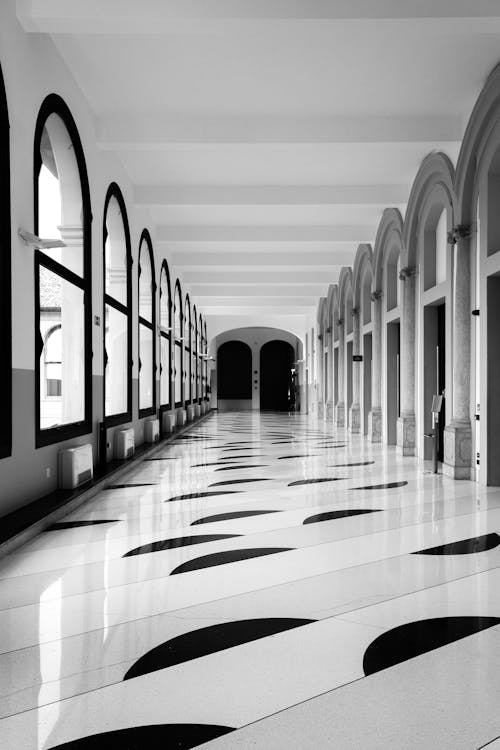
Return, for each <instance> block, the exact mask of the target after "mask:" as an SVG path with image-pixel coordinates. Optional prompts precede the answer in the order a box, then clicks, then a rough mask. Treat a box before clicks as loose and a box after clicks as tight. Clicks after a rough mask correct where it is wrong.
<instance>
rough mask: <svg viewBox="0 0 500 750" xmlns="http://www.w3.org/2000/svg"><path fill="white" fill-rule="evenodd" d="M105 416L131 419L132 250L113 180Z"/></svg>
mask: <svg viewBox="0 0 500 750" xmlns="http://www.w3.org/2000/svg"><path fill="white" fill-rule="evenodd" d="M103 241H104V418H105V422H106V424H107V425H108V426H112V425H116V424H120V423H122V422H129V421H130V420H131V418H132V388H131V382H132V328H131V325H130V320H131V303H132V287H131V268H132V252H131V247H130V232H129V227H128V219H127V211H126V208H125V201H124V200H123V196H122V193H121V190H120V188H119V187H118V185H117V184H116V183H115V182H113V183H112V184H111V185H110V186H109V188H108V192H107V195H106V200H105V203H104V236H103Z"/></svg>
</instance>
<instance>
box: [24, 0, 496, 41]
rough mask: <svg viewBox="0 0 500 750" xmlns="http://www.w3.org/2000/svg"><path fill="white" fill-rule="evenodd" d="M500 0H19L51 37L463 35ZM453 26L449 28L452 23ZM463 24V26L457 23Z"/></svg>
mask: <svg viewBox="0 0 500 750" xmlns="http://www.w3.org/2000/svg"><path fill="white" fill-rule="evenodd" d="M499 15H500V9H499V5H498V2H497V0H474V3H470V2H457V0H419V2H412V3H410V2H401V0H399V1H398V0H377V2H373V0H274V1H273V2H271V1H270V0H231V2H230V3H228V2H227V0H211V1H210V2H207V0H141V2H140V3H138V2H137V0H105V2H103V0H85V2H82V1H81V0H17V16H18V19H19V21H20V22H21V24H22V26H23V27H24V29H25V31H31V32H45V33H50V34H84V33H92V34H130V33H133V34H141V33H142V34H165V33H169V34H179V33H184V34H186V33H190V34H200V33H207V32H209V31H211V30H212V31H213V25H214V23H216V24H217V26H218V27H220V26H221V25H223V26H224V27H228V28H229V29H233V30H234V28H235V27H238V26H240V25H245V26H248V25H249V24H250V23H252V24H254V25H256V24H258V23H259V22H260V23H263V22H265V23H269V22H270V21H274V22H279V21H281V22H301V23H304V22H305V21H321V22H322V23H326V22H328V21H331V22H334V23H336V24H338V23H339V22H342V21H344V22H348V23H352V22H355V21H357V22H359V21H361V22H363V21H370V22H371V23H373V21H376V20H389V19H390V20H392V21H399V22H402V23H405V22H408V21H412V20H413V21H414V20H415V19H422V20H427V21H428V22H429V24H431V23H433V24H436V22H437V21H439V19H441V20H443V21H449V20H452V19H455V20H456V21H457V22H462V23H461V24H460V26H461V28H462V31H463V30H469V31H470V30H471V22H472V20H473V19H475V20H476V24H475V25H474V28H476V27H478V26H479V23H481V24H482V26H481V27H482V28H483V27H484V29H485V31H486V32H488V31H489V30H490V29H491V25H492V21H493V20H496V19H498V18H499ZM448 25H449V24H448ZM456 25H457V24H456Z"/></svg>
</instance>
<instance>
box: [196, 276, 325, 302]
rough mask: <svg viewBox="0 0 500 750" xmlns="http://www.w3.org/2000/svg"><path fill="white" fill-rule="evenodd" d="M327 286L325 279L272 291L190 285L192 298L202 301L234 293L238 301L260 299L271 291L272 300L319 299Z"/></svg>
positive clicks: (250, 286) (246, 286) (250, 287)
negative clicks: (289, 298)
mask: <svg viewBox="0 0 500 750" xmlns="http://www.w3.org/2000/svg"><path fill="white" fill-rule="evenodd" d="M183 280H185V279H183ZM328 284H329V280H328V279H325V280H324V281H323V283H322V284H307V285H306V284H304V285H301V284H293V285H292V284H288V285H287V286H276V287H275V288H273V289H272V290H268V289H266V288H265V287H264V289H263V287H262V285H260V284H255V285H248V284H246V285H242V286H235V285H233V284H228V285H227V286H225V285H223V284H220V285H219V286H215V285H213V286H210V285H205V284H194V285H191V294H192V296H193V298H196V299H202V298H205V297H216V298H217V299H220V298H221V297H224V296H227V295H230V296H235V292H236V294H237V295H238V298H239V299H241V298H243V297H258V298H259V299H260V298H261V297H262V295H263V292H264V294H265V293H266V292H268V293H269V291H272V296H273V297H274V298H278V297H294V298H296V299H298V298H300V297H315V296H318V297H321V296H323V295H325V294H326V293H327V291H328ZM264 290H265V291H264Z"/></svg>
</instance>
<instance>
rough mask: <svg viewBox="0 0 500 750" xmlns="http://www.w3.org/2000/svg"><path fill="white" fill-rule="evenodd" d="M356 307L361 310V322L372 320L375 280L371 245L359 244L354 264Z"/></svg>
mask: <svg viewBox="0 0 500 750" xmlns="http://www.w3.org/2000/svg"><path fill="white" fill-rule="evenodd" d="M352 276H353V297H354V307H355V308H356V309H358V310H359V311H360V322H361V323H369V322H370V320H371V299H370V295H371V291H372V282H373V251H372V247H371V245H368V244H362V245H359V247H358V249H357V252H356V257H355V259H354V266H353V273H352Z"/></svg>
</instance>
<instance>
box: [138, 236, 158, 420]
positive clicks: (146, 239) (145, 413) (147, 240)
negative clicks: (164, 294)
mask: <svg viewBox="0 0 500 750" xmlns="http://www.w3.org/2000/svg"><path fill="white" fill-rule="evenodd" d="M144 245H145V246H146V247H147V248H148V251H149V261H150V263H151V321H149V320H146V318H143V317H142V316H141V305H140V299H139V294H140V290H141V254H142V248H143V246H144ZM156 288H157V287H156V276H155V256H154V252H153V242H152V240H151V235H150V234H149V232H148V230H147V229H143V230H142V233H141V238H140V240H139V262H138V266H137V357H138V361H139V372H138V377H137V383H138V394H137V398H138V401H137V403H138V405H139V419H142V418H143V417H150V416H151V415H153V414H156V372H157V369H156ZM141 325H143V326H145V327H146V328H148V329H149V330H150V331H151V337H152V342H153V350H152V357H153V361H152V363H151V364H152V367H151V377H152V389H153V390H152V393H153V405H152V406H146V407H145V408H144V409H141V369H142V361H141Z"/></svg>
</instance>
